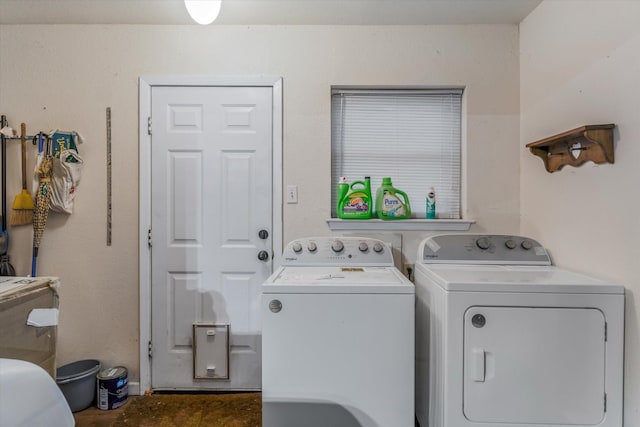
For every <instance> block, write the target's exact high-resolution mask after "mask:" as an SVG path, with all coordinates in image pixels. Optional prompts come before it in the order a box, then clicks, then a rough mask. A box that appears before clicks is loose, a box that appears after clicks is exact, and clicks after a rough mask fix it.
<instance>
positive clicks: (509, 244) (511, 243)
mask: <svg viewBox="0 0 640 427" xmlns="http://www.w3.org/2000/svg"><path fill="white" fill-rule="evenodd" d="M504 245H505V246H506V247H507V248H509V249H515V247H516V246H517V245H516V242H514V241H513V240H511V239H509V240H507V241H506V242H504Z"/></svg>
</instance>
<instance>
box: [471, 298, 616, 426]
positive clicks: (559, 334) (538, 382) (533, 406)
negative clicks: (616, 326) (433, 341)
mask: <svg viewBox="0 0 640 427" xmlns="http://www.w3.org/2000/svg"><path fill="white" fill-rule="evenodd" d="M605 344H606V343H605V318H604V315H603V314H602V312H601V311H600V310H597V309H592V308H542V307H471V308H469V309H468V310H467V311H466V313H465V316H464V414H465V416H466V417H467V419H469V420H470V421H474V422H478V423H513V424H518V425H521V424H535V425H540V424H549V425H551V424H552V425H563V426H564V425H581V426H582V425H597V424H599V423H600V422H601V421H602V420H603V418H604V415H605ZM492 425H493V424H492Z"/></svg>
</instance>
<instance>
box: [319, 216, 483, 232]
mask: <svg viewBox="0 0 640 427" xmlns="http://www.w3.org/2000/svg"><path fill="white" fill-rule="evenodd" d="M474 223H475V221H474V220H468V219H397V220H382V219H338V218H330V219H328V220H327V225H328V226H329V229H330V230H391V231H405V230H449V231H467V230H469V227H471V224H474Z"/></svg>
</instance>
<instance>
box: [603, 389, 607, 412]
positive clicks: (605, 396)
mask: <svg viewBox="0 0 640 427" xmlns="http://www.w3.org/2000/svg"><path fill="white" fill-rule="evenodd" d="M604 412H607V393H605V394H604Z"/></svg>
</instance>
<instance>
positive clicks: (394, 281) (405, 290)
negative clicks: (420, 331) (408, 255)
mask: <svg viewBox="0 0 640 427" xmlns="http://www.w3.org/2000/svg"><path fill="white" fill-rule="evenodd" d="M262 292H263V293H268V294H271V293H277V294H414V293H415V289H414V286H413V283H411V282H410V281H409V280H408V279H407V278H406V277H404V276H403V275H402V274H401V273H400V271H398V269H397V268H395V267H355V266H349V267H339V266H336V267H281V268H279V269H278V270H277V271H276V272H275V273H274V274H273V275H272V276H271V277H270V278H269V279H267V281H266V282H265V283H263V285H262Z"/></svg>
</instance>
